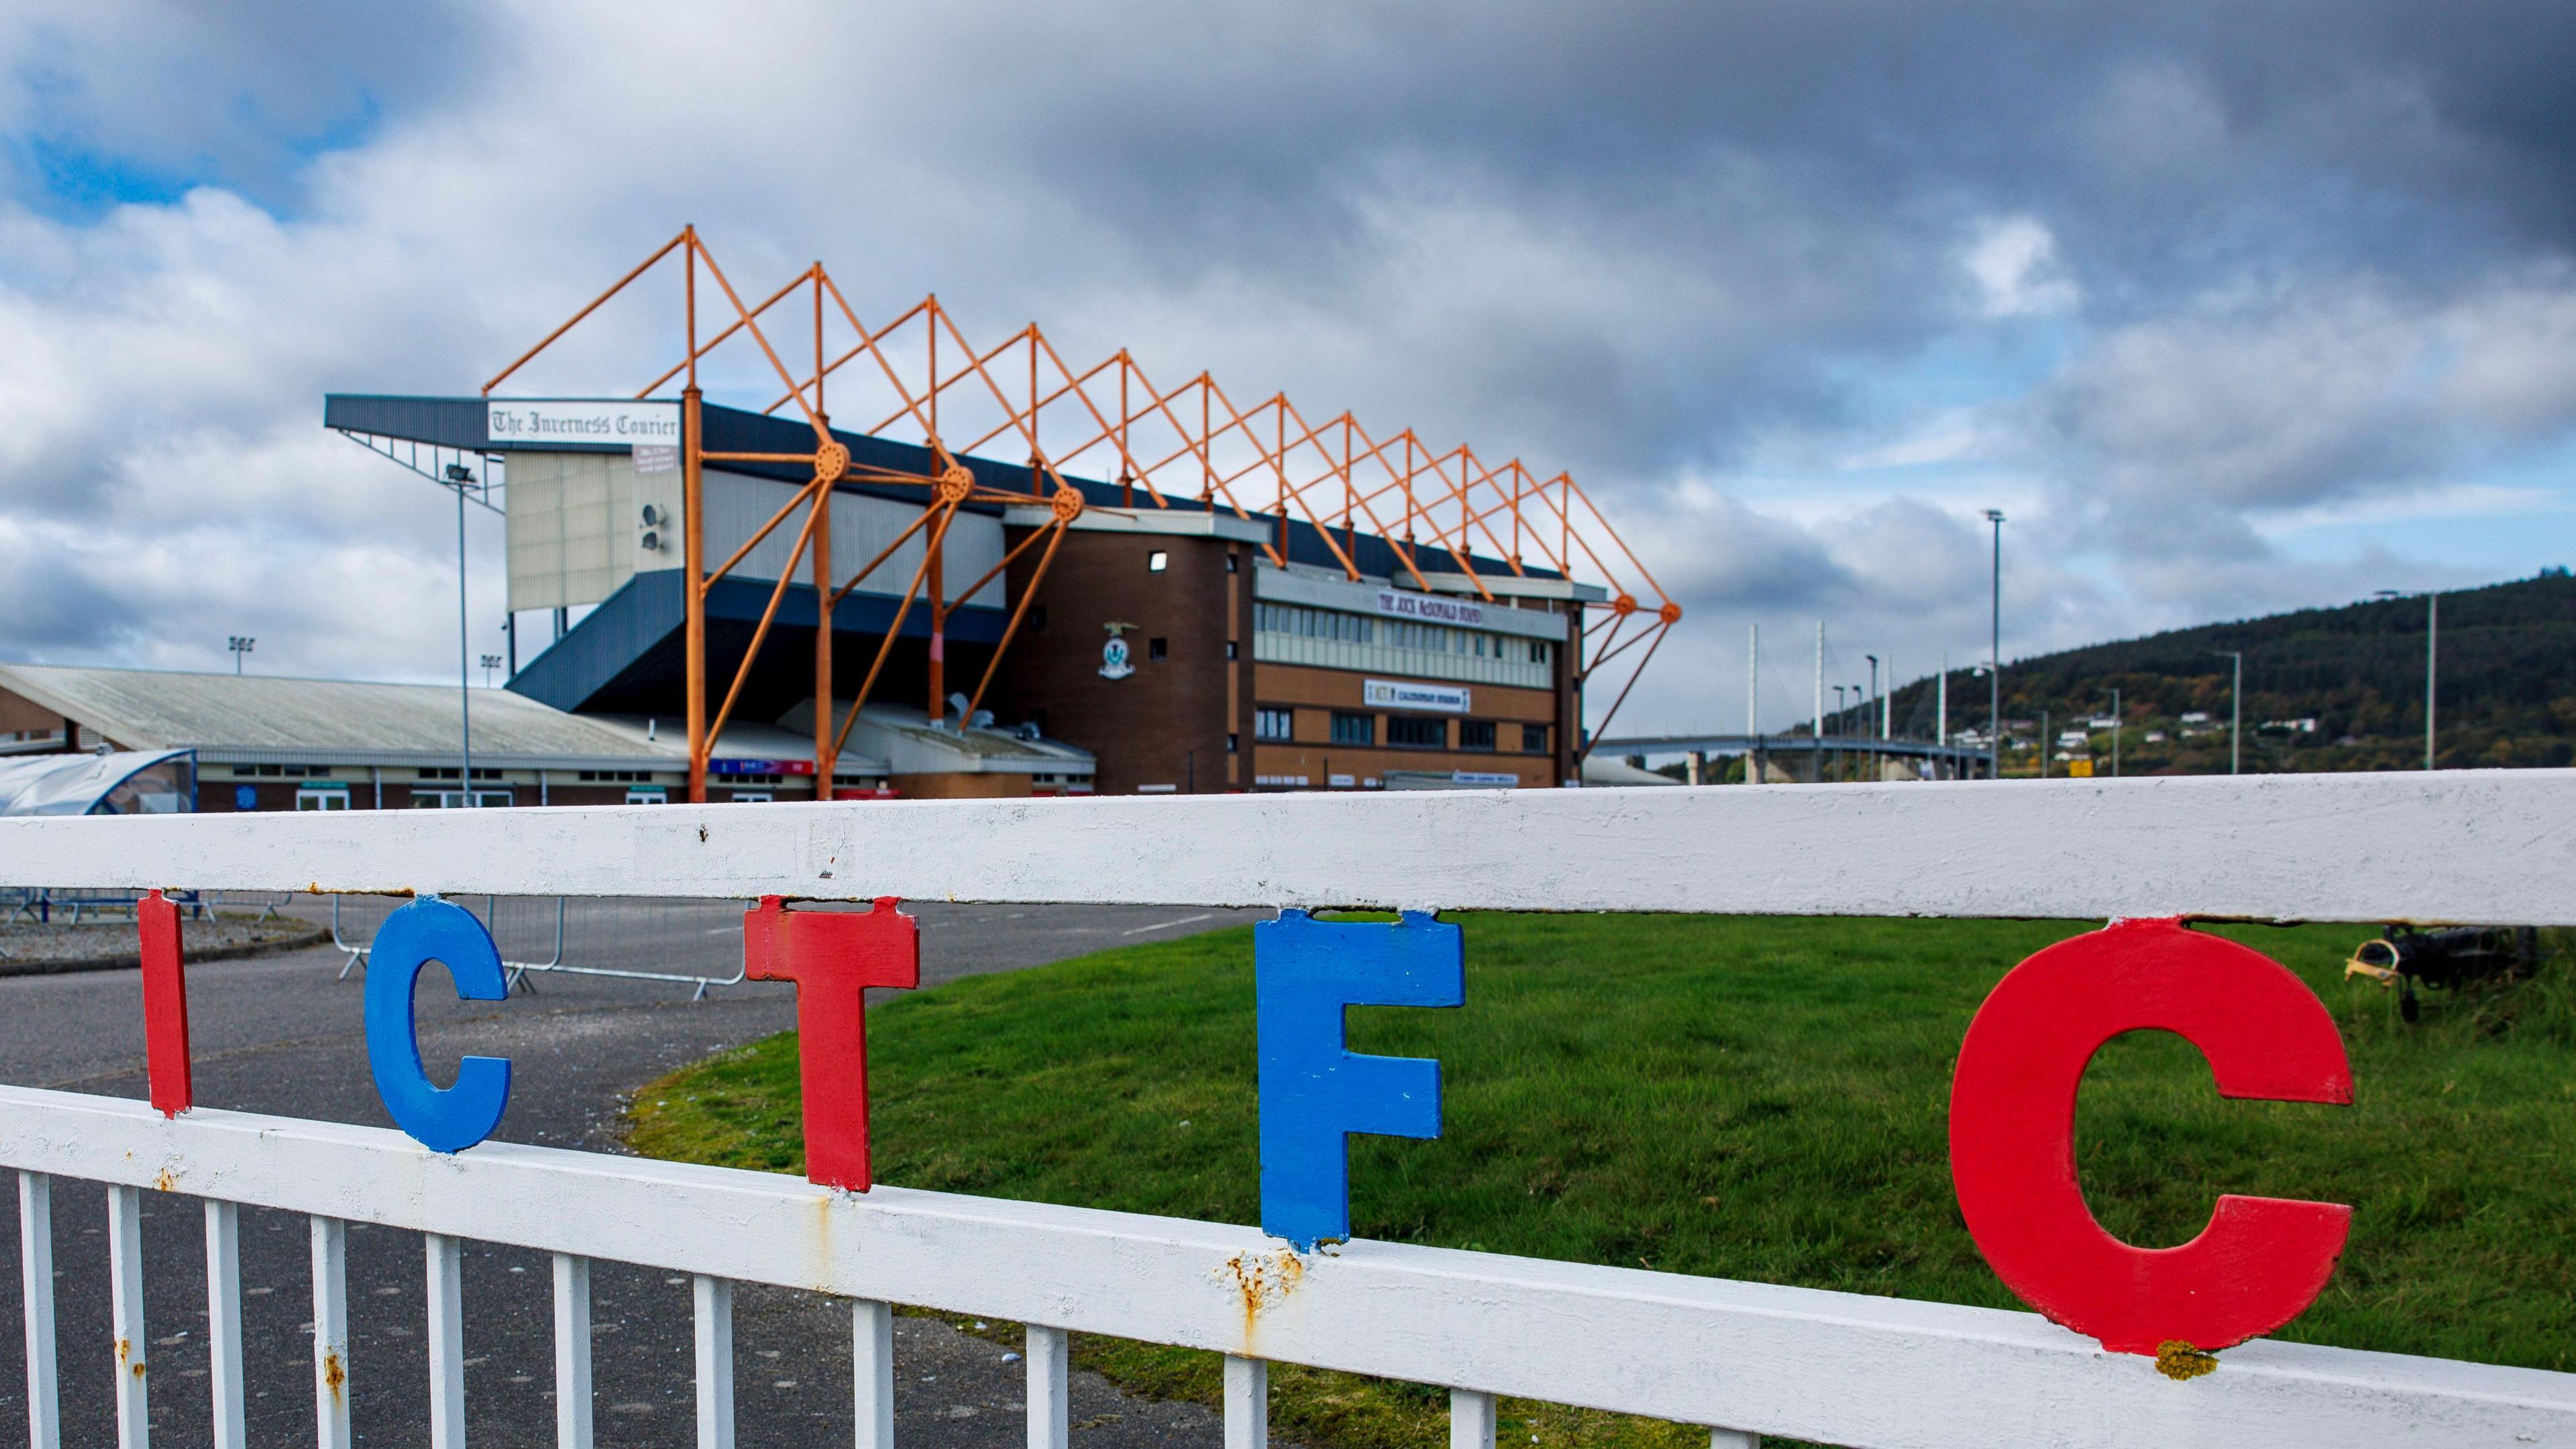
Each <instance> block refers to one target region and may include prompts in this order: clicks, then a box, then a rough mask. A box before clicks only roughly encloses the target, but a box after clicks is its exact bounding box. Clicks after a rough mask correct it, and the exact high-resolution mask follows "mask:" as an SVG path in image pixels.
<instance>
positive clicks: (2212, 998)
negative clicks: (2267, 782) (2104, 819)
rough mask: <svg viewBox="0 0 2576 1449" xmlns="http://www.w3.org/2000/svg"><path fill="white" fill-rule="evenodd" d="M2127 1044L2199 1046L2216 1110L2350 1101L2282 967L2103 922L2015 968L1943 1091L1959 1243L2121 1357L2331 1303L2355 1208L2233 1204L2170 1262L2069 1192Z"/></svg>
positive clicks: (2344, 1074)
mask: <svg viewBox="0 0 2576 1449" xmlns="http://www.w3.org/2000/svg"><path fill="white" fill-rule="evenodd" d="M2131 1031H2170V1032H2173V1033H2175V1034H2177V1035H2179V1036H2181V1037H2182V1038H2183V1039H2185V1040H2186V1041H2189V1042H2190V1043H2191V1044H2192V1045H2193V1046H2196V1047H2198V1048H2200V1051H2201V1054H2202V1055H2204V1056H2206V1057H2207V1058H2208V1059H2209V1066H2210V1072H2211V1074H2212V1075H2213V1076H2214V1077H2216V1078H2217V1081H2218V1094H2219V1095H2220V1096H2222V1097H2234V1098H2247V1099H2254V1100H2260V1101H2279V1102H2329V1103H2333V1104H2336V1105H2338V1106H2349V1105H2350V1104H2351V1102H2352V1067H2351V1065H2350V1063H2348V1062H2347V1061H2346V1060H2345V1058H2344V1051H2343V1038H2342V1037H2341V1036H2340V1035H2338V1034H2337V1033H2336V1031H2335V1025H2334V1019H2333V1017H2331V1016H2329V1015H2328V1014H2327V1012H2326V1009H2325V1006H2324V1005H2323V1003H2321V1002H2319V1001H2318V1000H2317V998H2316V996H2315V994H2314V993H2313V992H2311V991H2309V990H2308V988H2307V986H2306V985H2305V984H2304V983H2302V982H2301V981H2300V980H2299V978H2298V977H2296V976H2294V975H2292V974H2291V973H2290V971H2289V970H2288V968H2286V967H2284V966H2282V965H2281V964H2280V963H2278V962H2276V961H2274V960H2272V959H2271V958H2270V957H2268V956H2265V955H2263V954H2262V953H2260V952H2258V951H2254V950H2251V949H2249V948H2247V947H2244V946H2240V945H2237V944H2236V943H2235V942H2233V941H2229V940H2226V939H2223V938H2221V937H2217V936H2211V935H2207V934H2204V933H2201V932H2197V931H2187V930H2184V929H2183V928H2182V925H2181V923H2180V922H2177V921H2119V922H2114V923H2113V924H2112V925H2111V926H2109V927H2108V928H2106V929H2104V930H2100V931H2095V932H2092V933H2091V934H2089V935H2083V936H2078V937H2076V938H2075V939H2073V940H2071V941H2062V942H2060V943H2058V944H2057V945H2054V946H2051V947H2049V948H2047V949H2046V950H2044V951H2041V952H2039V953H2037V954H2036V955H2033V956H2032V957H2031V958H2030V959H2029V960H2027V961H2024V962H2022V963H2021V964H2020V965H2019V966H2016V967H2014V968H2013V969H2012V970H2011V971H2010V972H2009V973H2007V974H2006V975H2005V977H2004V979H2003V980H2002V982H2001V983H1999V984H1998V985H1997V986H1996V987H1995V990H1994V994H1993V995H1991V996H1989V997H1987V998H1986V1001H1985V1004H1984V1005H1983V1006H1981V1007H1979V1008H1978V1009H1977V1016H1976V1020H1974V1021H1972V1022H1970V1023H1969V1025H1968V1035H1967V1039H1966V1040H1965V1041H1964V1042H1962V1043H1961V1044H1960V1047H1959V1070H1958V1075H1957V1076H1956V1077H1955V1078H1954V1079H1953V1080H1952V1082H1951V1087H1950V1173H1951V1177H1952V1180H1953V1182H1954V1184H1955V1186H1956V1187H1957V1190H1958V1194H1959V1211H1960V1212H1961V1213H1962V1214H1963V1215H1964V1216H1965V1217H1966V1218H1967V1221H1968V1232H1969V1234H1970V1235H1971V1236H1973V1237H1974V1238H1975V1239H1976V1242H1977V1248H1978V1250H1979V1251H1980V1252H1982V1253H1984V1254H1985V1257H1986V1261H1987V1263H1989V1264H1991V1265H1992V1266H1993V1268H1994V1270H1995V1273H1996V1275H1997V1276H1999V1277H2001V1278H2002V1279H2003V1280H2004V1284H2005V1286H2007V1287H2009V1288H2011V1289H2012V1290H2013V1292H2015V1293H2016V1294H2019V1295H2020V1296H2021V1298H2022V1300H2023V1301H2024V1302H2026V1303H2028V1304H2030V1306H2032V1307H2033V1308H2036V1309H2038V1310H2039V1311H2040V1312H2041V1313H2044V1314H2046V1315H2047V1316H2048V1317H2049V1318H2051V1319H2053V1320H2055V1321H2056V1322H2058V1323H2061V1324H2064V1325H2065V1326H2066V1327H2068V1328H2071V1329H2073V1330H2075V1331H2076V1332H2078V1333H2082V1334H2086V1335H2089V1336H2091V1337H2093V1338H2096V1339H2099V1340H2101V1343H2102V1346H2103V1347H2104V1348H2107V1349H2110V1350H2112V1351H2113V1352H2115V1353H2140V1354H2153V1353H2154V1352H2155V1351H2156V1349H2157V1346H2158V1345H2159V1344H2162V1343H2166V1342H2169V1341H2173V1340H2180V1341H2182V1342H2184V1343H2188V1344H2190V1345H2191V1346H2192V1347H2194V1348H2197V1349H2201V1350H2204V1351H2206V1350H2213V1349H2221V1348H2227V1347H2230V1346H2232V1345H2235V1344H2239V1343H2243V1342H2244V1341H2245V1340H2247V1339H2249V1338H2255V1337H2258V1336H2260V1335H2262V1334H2265V1333H2269V1332H2271V1331H2272V1330H2273V1329H2275V1328H2278V1327H2280V1326H2281V1325H2282V1324H2284V1323H2287V1322H2289V1321H2290V1320H2291V1319H2293V1318H2296V1317H2297V1316H2298V1315H2299V1314H2300V1313H2301V1312H2302V1311H2303V1310H2305V1309H2306V1308H2307V1306H2308V1304H2309V1303H2311V1302H2313V1301H2315V1299H2316V1296H2317V1294H2318V1293H2319V1292H2321V1291H2322V1290H2323V1289H2324V1288H2325V1285H2326V1279H2327V1277H2328V1276H2329V1275H2330V1274H2332V1273H2333V1271H2334V1265H2335V1259H2336V1258H2337V1257H2338V1256H2339V1255H2340V1254H2341V1253H2342V1252H2343V1245H2344V1238H2345V1236H2346V1235H2347V1234H2348V1233H2349V1232H2350V1230H2351V1226H2352V1209H2351V1208H2348V1207H2343V1206H2340V1205H2338V1204H2334V1203H2321V1202H2302V1201H2295V1200H2287V1199H2282V1198H2265V1197H2236V1196H2232V1195H2229V1196H2222V1197H2220V1198H2219V1199H2218V1209H2217V1211H2216V1212H2215V1213H2214V1214H2212V1215H2211V1217H2210V1220H2209V1226H2208V1227H2206V1228H2204V1229H2202V1230H2201V1233H2200V1235H2199V1236H2198V1237H2196V1238H2193V1239H2192V1240H2191V1241H2190V1242H2188V1243H2185V1244H2183V1245H2182V1246H2180V1247H2177V1248H2134V1247H2131V1246H2129V1245H2128V1244H2127V1243H2124V1242H2121V1241H2120V1240H2119V1239H2117V1238H2115V1237H2112V1236H2111V1235H2110V1234H2109V1233H2107V1232H2105V1231H2103V1229H2102V1225H2101V1224H2100V1223H2098V1222H2095V1221H2094V1219H2093V1214H2092V1212H2091V1210H2090V1209H2088V1208H2086V1207H2085V1205H2084V1192H2083V1189H2082V1188H2081V1187H2080V1186H2079V1185H2078V1184H2077V1182H2076V1178H2075V1093H2076V1088H2077V1087H2078V1086H2080V1085H2081V1084H2082V1082H2083V1079H2084V1069H2085V1067H2086V1066H2087V1065H2088V1064H2089V1063H2090V1062H2091V1061H2092V1059H2093V1054H2094V1053H2095V1052H2096V1051H2098V1050H2100V1049H2101V1047H2102V1044H2103V1043H2105V1042H2107V1041H2109V1040H2110V1039H2111V1038H2113V1037H2115V1036H2118V1035H2120V1034H2121V1033H2123V1032H2131Z"/></svg>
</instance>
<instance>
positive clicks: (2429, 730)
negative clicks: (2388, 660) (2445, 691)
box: [2424, 592, 2442, 770]
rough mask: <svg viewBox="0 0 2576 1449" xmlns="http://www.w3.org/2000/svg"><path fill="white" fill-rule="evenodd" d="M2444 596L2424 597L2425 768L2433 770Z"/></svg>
mask: <svg viewBox="0 0 2576 1449" xmlns="http://www.w3.org/2000/svg"><path fill="white" fill-rule="evenodd" d="M2441 646H2442V596H2441V594H2440V593H2439V592H2434V593H2428V594H2426V595H2425V596H2424V768H2425V769H2427V770H2429V769H2432V768H2433V679H2434V675H2435V667H2436V665H2438V664H2439V662H2440V659H2441Z"/></svg>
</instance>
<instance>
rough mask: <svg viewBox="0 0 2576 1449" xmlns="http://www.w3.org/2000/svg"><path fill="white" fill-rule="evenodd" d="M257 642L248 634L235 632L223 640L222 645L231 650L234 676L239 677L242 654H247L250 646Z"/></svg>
mask: <svg viewBox="0 0 2576 1449" xmlns="http://www.w3.org/2000/svg"><path fill="white" fill-rule="evenodd" d="M258 642H259V641H258V640H257V639H254V638H252V637H251V636H250V635H248V634H235V635H233V636H232V637H231V638H229V639H226V640H225V641H224V647H225V648H227V649H230V650H231V651H233V674H234V676H235V677H236V678H238V677H240V675H241V672H242V656H243V655H245V654H248V653H249V652H250V649H251V646H252V645H254V644H256V643H258Z"/></svg>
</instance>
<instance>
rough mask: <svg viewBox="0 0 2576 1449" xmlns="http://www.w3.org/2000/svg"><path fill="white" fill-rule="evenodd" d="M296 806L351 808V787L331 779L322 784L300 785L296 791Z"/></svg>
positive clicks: (299, 807)
mask: <svg viewBox="0 0 2576 1449" xmlns="http://www.w3.org/2000/svg"><path fill="white" fill-rule="evenodd" d="M295 808H296V809H298V810H346V809H348V808H349V787H348V786H346V785H340V784H333V783H331V782H329V781H324V782H322V783H320V784H314V785H303V786H299V787H297V789H296V791H295Z"/></svg>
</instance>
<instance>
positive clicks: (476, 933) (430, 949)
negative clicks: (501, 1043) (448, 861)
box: [367, 896, 510, 1152]
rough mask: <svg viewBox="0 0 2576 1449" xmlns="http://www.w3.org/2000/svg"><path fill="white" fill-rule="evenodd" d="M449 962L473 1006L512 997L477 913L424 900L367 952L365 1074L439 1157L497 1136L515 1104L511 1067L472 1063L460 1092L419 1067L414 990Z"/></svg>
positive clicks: (501, 1060) (494, 1061)
mask: <svg viewBox="0 0 2576 1449" xmlns="http://www.w3.org/2000/svg"><path fill="white" fill-rule="evenodd" d="M432 961H438V962H441V963H444V964H445V965H446V967H447V974H448V975H449V976H451V977H453V978H455V981H456V994H457V996H458V997H459V998H461V999H463V1000H466V1001H500V1000H503V999H505V998H506V997H508V996H509V994H510V989H509V983H508V982H507V981H506V980H505V979H503V977H502V974H501V953H500V951H499V949H498V948H496V947H494V946H493V944H492V933H491V932H489V931H487V930H485V929H483V923H482V922H481V921H478V920H476V919H475V918H474V913H473V912H472V911H469V910H466V909H465V908H464V907H462V906H458V905H451V904H450V903H448V902H446V901H442V900H440V899H438V898H437V897H436V896H423V897H421V898H420V899H419V900H416V901H413V902H412V903H411V904H410V905H407V906H405V907H403V908H402V909H401V910H398V911H396V912H394V913H393V914H392V915H390V916H387V917H386V918H385V923H384V925H383V926H381V927H379V928H378V929H377V931H376V940H375V944H374V946H373V947H372V948H371V949H370V950H369V951H368V953H367V1065H368V1066H369V1067H371V1068H372V1069H373V1070H374V1071H375V1074H376V1094H377V1095H378V1096H380V1097H382V1098H384V1102H385V1110H386V1111H387V1112H390V1113H392V1114H393V1119H394V1125H396V1126H398V1127H400V1128H402V1130H404V1131H405V1132H408V1133H410V1134H411V1135H412V1136H413V1137H415V1138H417V1139H419V1141H420V1144H421V1145H422V1146H424V1147H427V1148H428V1149H429V1150H430V1151H432V1152H462V1151H464V1150H465V1149H466V1148H468V1147H471V1146H473V1145H474V1144H475V1143H477V1142H480V1141H482V1140H483V1139H484V1138H486V1137H489V1136H491V1135H492V1129H493V1128H495V1127H497V1126H499V1125H501V1113H502V1112H503V1111H504V1110H506V1109H507V1108H508V1107H509V1105H510V1059H509V1058H508V1057H467V1058H466V1059H465V1060H464V1061H463V1062H462V1063H460V1064H459V1065H458V1066H457V1069H456V1085H455V1086H453V1087H448V1088H444V1089H441V1088H439V1087H437V1086H435V1085H433V1084H432V1083H431V1082H430V1080H429V1073H428V1072H426V1071H423V1070H422V1069H421V1065H420V1038H419V1035H418V1034H417V1032H416V1031H415V1030H414V1027H413V1023H412V1003H411V996H412V987H413V984H414V983H415V982H417V981H419V979H420V968H422V967H423V966H426V965H428V964H429V963H430V962H432Z"/></svg>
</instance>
